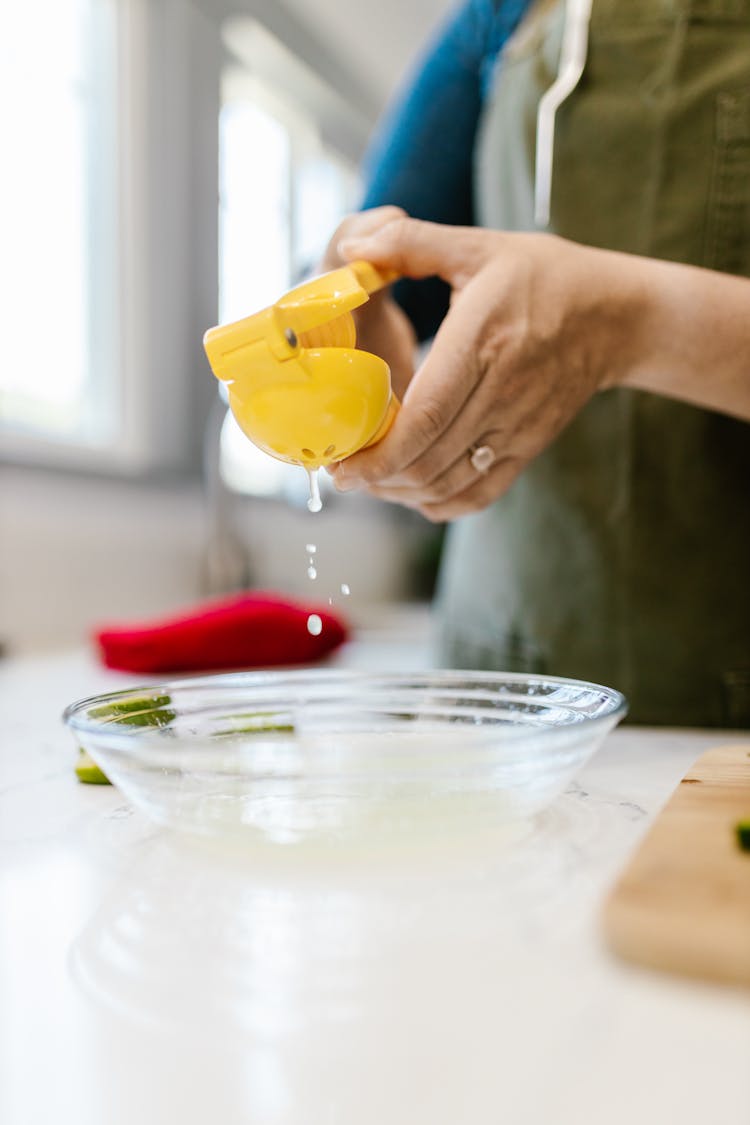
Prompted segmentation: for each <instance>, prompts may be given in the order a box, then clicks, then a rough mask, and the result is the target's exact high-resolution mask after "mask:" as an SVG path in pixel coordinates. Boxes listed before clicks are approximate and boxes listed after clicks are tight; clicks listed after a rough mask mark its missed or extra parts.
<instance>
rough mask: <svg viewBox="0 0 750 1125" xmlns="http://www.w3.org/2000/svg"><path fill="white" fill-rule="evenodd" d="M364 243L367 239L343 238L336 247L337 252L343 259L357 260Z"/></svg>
mask: <svg viewBox="0 0 750 1125" xmlns="http://www.w3.org/2000/svg"><path fill="white" fill-rule="evenodd" d="M363 241H364V242H366V241H367V240H366V239H364V240H363V239H361V238H342V239H341V241H340V242H339V243H338V245H337V246H336V251H337V253H338V254H339V256H340V257H341V258H356V257H357V255H358V253H359V251H360V250H361V248H362V244H363Z"/></svg>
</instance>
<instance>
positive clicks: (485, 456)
mask: <svg viewBox="0 0 750 1125" xmlns="http://www.w3.org/2000/svg"><path fill="white" fill-rule="evenodd" d="M469 460H470V461H471V464H472V468H474V469H476V471H477V472H478V473H487V472H489V470H490V469H491V468H492V465H493V464H494V461H495V454H494V453H493V451H492V450H491V449H490V447H489V445H471V446H469Z"/></svg>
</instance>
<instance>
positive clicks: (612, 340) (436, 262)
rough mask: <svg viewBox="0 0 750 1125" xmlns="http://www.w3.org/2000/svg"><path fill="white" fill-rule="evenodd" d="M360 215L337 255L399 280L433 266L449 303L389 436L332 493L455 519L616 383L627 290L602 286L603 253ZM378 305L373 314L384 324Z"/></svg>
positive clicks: (538, 237)
mask: <svg viewBox="0 0 750 1125" xmlns="http://www.w3.org/2000/svg"><path fill="white" fill-rule="evenodd" d="M387 210H388V209H382V211H383V212H384V211H387ZM370 215H371V216H372V219H373V220H374V221H373V225H372V229H371V231H370V232H365V229H364V228H365V226H366V225H367V222H368V218H367V213H366V214H364V215H362V216H361V217H360V218H359V220H358V223H359V225H357V222H354V223H353V225H352V226H347V224H344V226H343V227H342V228H340V231H339V232H338V237H337V239H336V245H337V247H338V253H339V254H340V255H341V256H342V257H343V258H344V259H345V260H349V261H351V260H353V259H355V258H366V259H368V260H370V261H372V262H373V263H374V264H376V265H380V266H384V267H388V268H392V269H396V270H397V271H398V272H399V273H400V274H403V275H405V276H408V277H427V276H429V275H433V274H438V275H439V276H440V277H442V278H443V279H444V280H445V281H447V282H448V283H449V284H450V285H451V287H452V290H453V294H452V301H451V307H450V311H449V313H448V315H447V316H446V318H445V320H444V321H443V324H442V326H441V328H440V330H439V332H438V334H437V336H436V338H435V341H434V344H433V346H432V349H431V351H430V353H429V355H428V356H427V358H426V360H425V362H424V364H423V365H422V367H421V368H420V370H419V371H418V372H417V373H416V374H415V375H414V377H413V378H412V379H411V381H410V382H409V385H408V389H407V390H406V391H405V393H404V394H403V403H402V409H401V411H400V413H399V415H398V416H397V418H396V420H395V422H394V424H393V426H392V428H391V430H390V432H389V433H388V434H387V435H386V437H385V438H384V439H383V440H382V441H381V442H379V443H378V444H377V445H376V446H373V447H371V448H370V449H367V450H363V451H361V452H359V453H357V454H355V455H353V456H352V457H350V458H348V459H347V460H346V461H343V462H341V463H339V465H338V466H336V467H335V468H334V469H333V470H332V476H333V479H334V481H335V484H336V487H337V488H338V489H340V490H342V491H346V490H349V489H352V488H366V489H367V491H368V492H370V493H372V494H373V495H375V496H379V497H382V498H384V499H387V500H392V501H396V502H398V503H401V504H404V505H406V506H408V507H411V508H416V509H418V510H419V511H420V512H422V513H423V514H424V515H425V516H426V517H427V518H429V519H431V520H435V521H442V520H450V519H454V518H455V517H457V516H461V515H464V514H466V513H468V512H472V511H475V510H477V509H480V508H484V507H485V506H487V505H488V504H490V503H492V501H493V500H495V499H496V498H497V497H498V496H500V495H501V494H502V493H503V492H505V491H506V489H507V488H509V487H510V485H511V484H512V482H513V481H514V480H515V478H516V477H517V476H518V474H519V473H520V472H521V471H522V469H523V468H524V466H525V465H527V464H528V463H529V461H530V460H531V459H532V458H533V457H535V456H536V455H537V454H538V453H540V452H541V451H542V450H543V449H544V448H545V447H546V446H547V445H549V443H550V442H551V441H553V440H554V438H555V437H556V436H557V435H558V434H559V433H560V431H561V430H562V429H563V428H564V427H565V426H566V425H567V424H568V422H570V420H571V419H572V418H573V417H574V416H575V415H576V414H577V413H578V411H579V410H580V409H581V408H582V407H583V406H584V404H585V403H586V402H587V401H588V399H589V398H590V397H591V396H592V395H593V394H594V393H595V392H596V391H597V390H599V388H600V387H602V386H604V385H607V384H610V383H613V382H616V381H618V379H619V377H620V375H621V373H622V372H623V371H624V370H625V369H626V367H627V363H628V352H629V345H628V331H627V329H628V324H629V323H630V320H631V308H630V306H632V305H633V304H634V303H635V304H637V302H638V286H637V285H635V286H631V285H630V284H622V283H621V282H618V284H617V285H616V286H615V285H614V283H613V277H612V273H613V267H612V262H611V260H610V259H611V258H615V259H617V261H618V262H619V261H622V259H623V258H624V256H622V255H608V254H606V253H605V252H604V251H596V250H590V249H588V248H584V247H581V246H578V245H576V244H573V243H569V242H565V241H563V240H561V239H558V238H555V237H553V236H550V235H543V234H502V233H499V232H496V231H487V230H479V229H473V228H461V227H448V226H439V225H436V224H432V223H423V222H419V221H416V220H412V219H408V218H406V217H404V216H403V214H397V215H391V216H385V215H384V214H383V213H382V212H372V213H370ZM383 218H385V219H386V221H385V222H383V221H382V219H383ZM350 222H351V221H350ZM616 272H617V271H615V275H616ZM623 272H624V273H625V274H627V270H625V271H623ZM386 308H387V309H388V312H387V313H382V310H381V313H382V315H383V317H384V319H383V322H382V323H381V322H379V321H377V322H374V323H376V325H377V327H378V329H380V330H381V331H382V330H383V328H384V327H385V325H387V324H388V323H389V321H388V320H387V319H385V318H386V317H388V318H390V316H391V315H392V313H391V311H390V306H388V305H386ZM373 350H378V348H377V341H374V342H373ZM381 354H383V353H382V352H381ZM386 358H388V356H386Z"/></svg>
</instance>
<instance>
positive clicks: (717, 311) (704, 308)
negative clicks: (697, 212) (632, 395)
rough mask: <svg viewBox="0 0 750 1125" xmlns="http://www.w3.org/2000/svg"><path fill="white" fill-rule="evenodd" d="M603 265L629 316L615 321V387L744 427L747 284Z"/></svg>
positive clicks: (637, 263)
mask: <svg viewBox="0 0 750 1125" xmlns="http://www.w3.org/2000/svg"><path fill="white" fill-rule="evenodd" d="M609 257H610V258H611V259H612V261H611V262H610V267H611V268H612V269H613V271H614V272H613V275H614V276H618V277H619V278H620V280H621V281H623V280H624V282H625V292H626V294H627V296H626V305H627V307H628V308H629V309H630V310H631V311H632V315H631V316H628V315H626V316H624V317H623V318H622V320H621V324H620V329H621V339H622V341H623V353H624V357H625V361H624V363H623V364H622V366H621V368H620V369H619V370H618V371H617V374H616V376H615V380H614V381H616V382H617V383H619V384H620V385H622V386H628V387H635V388H638V389H641V390H645V391H650V392H652V393H654V394H660V395H665V396H667V397H669V398H676V399H681V400H683V401H685V402H689V403H693V404H694V405H696V406H702V407H705V408H706V409H708V410H717V411H720V412H722V413H725V414H732V415H735V416H736V417H739V418H743V419H747V420H748V421H750V280H748V279H747V278H741V277H734V276H732V275H730V274H722V273H717V272H714V271H712V270H706V269H698V268H695V267H693V266H685V265H679V264H676V263H673V262H661V261H655V260H653V259H644V258H637V257H629V256H627V255H619V254H618V255H610V256H609ZM622 333H624V334H622Z"/></svg>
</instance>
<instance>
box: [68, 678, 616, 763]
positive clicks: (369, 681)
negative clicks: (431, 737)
mask: <svg viewBox="0 0 750 1125" xmlns="http://www.w3.org/2000/svg"><path fill="white" fill-rule="evenodd" d="M284 683H288V684H289V686H290V691H291V690H293V689H294V688H295V686H296V687H297V688H302V687H303V686H304V685H305V684H310V685H311V687H312V686H321V687H322V686H325V685H326V684H329V683H330V684H331V685H332V686H336V685H337V684H341V685H342V686H344V685H346V686H348V687H351V686H355V685H357V684H361V685H362V687H363V689H368V688H369V689H371V688H372V687H373V686H375V685H377V686H378V687H387V686H392V687H394V688H396V689H398V688H404V687H406V686H410V687H412V688H414V687H420V686H423V687H424V688H425V689H429V688H430V687H434V688H450V687H455V688H456V689H459V688H460V687H461V686H462V685H463V686H464V687H466V688H467V689H471V688H482V687H484V688H490V689H491V688H492V687H495V686H496V687H500V685H509V686H510V685H514V686H517V687H518V689H519V691H520V693H521V694H522V695H525V694H526V693H527V692H528V689H529V688H530V687H532V686H535V687H542V686H550V687H553V688H554V687H570V688H575V689H579V690H580V691H581V692H590V693H598V694H600V695H601V696H602V699H603V707H602V710H601V711H600V712H599V713H598V714H595V715H586V714H584V713H581V712H580V711H578V713H579V714H580V715H581V718H580V720H579V724H580V725H579V724H576V725H577V726H578V729H579V730H580V729H581V727H585V728H586V729H587V730H591V729H593V728H594V727H596V726H598V725H600V724H606V725H607V726H610V725H614V724H615V723H616V722H618V721H620V720H621V719H622V718H623V717H624V715H625V714H626V713H627V710H628V704H627V699H626V698H625V696H624V695H623V693H622V692H620V691H618V690H617V689H616V688H611V687H607V686H606V685H604V684H598V683H595V682H593V681H588V680H579V679H573V678H570V677H565V676H547V675H543V674H539V673H528V672H497V671H483V670H474V669H422V670H417V671H406V672H383V671H377V670H372V669H358V668H357V669H348V668H346V669H343V668H342V669H338V668H334V669H330V668H324V669H319V668H316V669H301V668H288V669H258V670H248V671H242V672H225V673H218V674H216V673H214V674H211V675H204V676H185V677H183V678H179V677H176V678H174V679H166V680H153V681H151V682H150V683H138V684H133V685H132V686H130V687H127V688H123V689H120V690H118V691H112V692H105V693H102V694H98V695H91V696H87V697H84V698H81V699H78V700H75V701H74V702H72V703H70V704H69V705H68V706H67V707H66V708H65V710H64V712H63V714H62V719H63V722H64V723H65V724H66V725H67V726H68V727H69V728H70V729H71V730H73V731H76V732H79V733H81V734H84V733H85V734H91V735H96V736H97V737H98V738H100V739H102V738H103V739H105V740H106V737H107V732H108V731H110V732H111V733H112V735H113V737H114V736H116V738H117V741H118V742H120V744H122V740H123V738H125V739H128V740H132V741H133V742H134V743H135V742H139V743H143V742H144V741H145V740H146V739H147V738H148V736H149V734H151V735H153V734H154V733H155V732H154V728H153V727H143V726H133V727H130V728H129V727H128V726H127V725H125V724H121V723H115V722H113V721H112V720H111V718H108V719H101V718H94V719H92V718H91V717H90V715H89V712H90V710H91V709H92V708H94V707H106V706H107V705H115V704H117V703H118V702H120V701H125V700H128V699H132V698H133V697H135V696H138V695H143V696H159V695H170V696H172V695H174V694H175V693H176V692H185V691H196V692H206V694H207V696H208V693H209V692H210V691H211V690H212V689H213V690H232V689H236V690H237V695H238V701H241V693H242V690H243V688H244V689H245V690H247V689H248V688H249V687H252V688H253V689H259V688H262V687H263V686H268V687H273V686H279V685H282V684H284ZM500 699H502V695H501V693H500V692H498V700H500ZM528 700H529V702H532V701H533V702H534V703H535V704H544V702H545V699H544V696H542V695H533V694H531V693H530V692H528ZM550 706H555V707H562V708H564V709H568V710H571V711H574V712H575V711H577V710H578V709H577V708H576V707H575V705H573V704H571V703H569V702H561V701H559V700H556V701H552V700H550ZM561 729H563V724H555V723H550V724H540V725H537V724H528V725H525V724H522V723H519V724H518V726H517V727H515V728H514V737H516V738H520V739H523V738H524V737H526V736H527V737H529V738H534V739H538V738H539V737H540V736H541V737H545V736H549V737H554V736H555V734H558V735H559V733H560V731H561ZM567 729H568V730H570V726H567ZM180 738H181V740H184V742H186V743H190V742H191V741H192V740H191V738H190V736H189V735H188V734H186V733H181V734H180Z"/></svg>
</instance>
